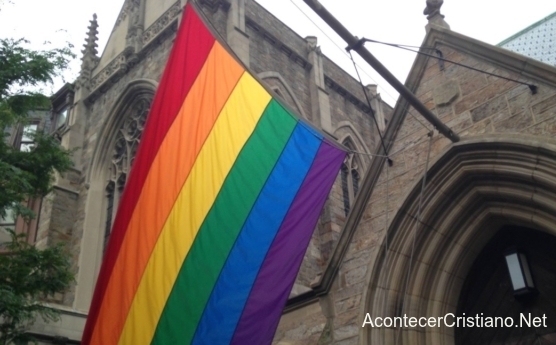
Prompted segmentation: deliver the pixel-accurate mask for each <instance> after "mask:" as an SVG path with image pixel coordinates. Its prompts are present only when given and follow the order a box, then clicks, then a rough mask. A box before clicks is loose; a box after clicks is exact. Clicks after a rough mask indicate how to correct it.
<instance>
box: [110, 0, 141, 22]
mask: <svg viewBox="0 0 556 345" xmlns="http://www.w3.org/2000/svg"><path fill="white" fill-rule="evenodd" d="M140 2H141V1H140V0H126V2H124V6H123V7H122V11H121V12H120V15H119V16H118V19H116V24H114V28H117V27H118V26H119V25H120V23H121V22H122V21H124V20H125V19H126V18H127V16H128V15H130V14H131V13H132V12H133V11H134V10H135V9H136V8H138V7H139V3H140Z"/></svg>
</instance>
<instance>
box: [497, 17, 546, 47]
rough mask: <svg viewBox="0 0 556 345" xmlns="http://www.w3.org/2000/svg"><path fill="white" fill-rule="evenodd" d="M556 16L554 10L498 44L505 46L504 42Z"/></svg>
mask: <svg viewBox="0 0 556 345" xmlns="http://www.w3.org/2000/svg"><path fill="white" fill-rule="evenodd" d="M555 16H556V12H554V13H552V14H550V15H548V16H546V17H544V18H543V19H541V20H539V21H537V22H535V23H533V24H531V25H529V26H528V27H526V28H525V29H523V30H521V31H519V32H518V33H516V34H515V35H512V36H510V37H508V38H506V39H505V40H503V41H502V42H500V43H498V44H497V46H498V47H501V46H503V45H504V44H506V43H508V42H510V41H512V40H514V39H515V38H517V37H519V36H521V35H523V34H524V33H526V32H527V31H530V30H532V29H534V28H536V27H537V26H539V25H541V24H543V23H545V22H547V21H549V20H550V19H552V18H554V17H555Z"/></svg>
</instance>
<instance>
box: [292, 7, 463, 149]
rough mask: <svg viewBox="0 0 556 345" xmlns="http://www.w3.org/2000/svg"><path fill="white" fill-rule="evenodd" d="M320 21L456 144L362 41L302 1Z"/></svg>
mask: <svg viewBox="0 0 556 345" xmlns="http://www.w3.org/2000/svg"><path fill="white" fill-rule="evenodd" d="M303 1H304V2H305V3H306V4H307V5H308V6H309V7H310V8H311V9H312V10H313V11H315V13H316V14H318V15H319V16H320V17H321V19H322V20H324V21H325V22H326V24H328V25H329V26H330V27H331V28H332V29H333V30H334V31H336V33H337V34H338V35H339V36H340V37H341V38H342V39H343V40H344V41H346V43H347V44H348V49H353V50H355V51H356V52H357V53H358V54H359V55H360V56H361V57H362V58H363V60H365V61H366V62H367V63H368V64H369V65H371V67H373V68H374V69H375V70H376V71H377V72H378V74H380V75H381V76H382V77H383V78H384V79H385V80H386V81H387V82H388V83H389V84H390V85H392V87H394V89H396V91H398V92H399V93H400V95H401V96H402V97H403V98H405V99H406V100H407V101H408V102H409V104H411V105H412V106H413V107H414V108H415V109H416V110H417V111H418V112H419V113H421V115H423V117H424V118H425V119H426V120H427V121H428V122H430V123H431V124H432V125H433V126H435V127H436V129H437V130H438V131H439V132H440V133H441V134H443V135H444V136H445V137H446V138H448V139H450V140H451V141H452V142H454V143H456V142H458V141H459V136H458V135H457V134H456V133H454V132H453V131H452V130H451V129H450V128H449V127H448V126H446V125H445V124H444V123H443V122H442V121H440V119H439V118H437V117H436V115H434V114H433V113H432V112H431V111H430V110H429V109H428V108H427V107H426V106H425V105H424V104H423V103H422V102H421V101H420V100H419V99H418V98H417V97H416V96H415V95H414V94H413V93H412V92H411V91H410V90H409V89H408V88H407V87H405V85H403V84H402V83H401V82H400V81H399V80H398V79H397V78H396V77H395V76H394V75H393V74H392V73H391V72H390V71H389V70H388V69H387V68H386V67H385V66H384V65H383V64H382V63H381V62H380V61H378V60H377V58H375V57H374V56H373V54H371V53H370V52H369V51H368V50H367V49H366V48H365V47H364V46H363V44H364V43H365V42H364V40H359V39H357V37H355V36H353V35H352V34H351V33H350V32H349V30H348V29H346V27H345V26H344V25H343V24H342V23H340V22H339V21H338V20H337V19H336V18H335V17H334V16H333V15H332V14H331V13H330V12H329V11H328V10H327V9H326V8H325V7H324V6H323V5H322V4H321V3H320V2H319V1H318V0H303Z"/></svg>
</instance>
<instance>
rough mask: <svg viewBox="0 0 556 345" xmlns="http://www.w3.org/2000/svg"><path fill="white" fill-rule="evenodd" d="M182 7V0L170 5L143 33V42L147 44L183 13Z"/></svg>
mask: <svg viewBox="0 0 556 345" xmlns="http://www.w3.org/2000/svg"><path fill="white" fill-rule="evenodd" d="M181 11H182V9H181V6H180V1H177V2H176V3H175V4H173V5H172V6H170V8H169V9H168V10H167V11H166V12H164V14H163V15H162V16H160V18H158V19H157V21H156V22H154V23H153V24H152V25H151V26H149V28H148V29H147V30H145V32H144V33H143V44H144V45H146V44H147V43H148V42H150V41H152V40H153V39H154V38H155V37H156V36H158V34H160V33H161V32H162V31H163V30H164V29H165V28H166V27H167V26H168V25H170V24H171V23H172V21H173V20H174V19H175V18H176V17H177V16H178V15H179V14H180V13H181Z"/></svg>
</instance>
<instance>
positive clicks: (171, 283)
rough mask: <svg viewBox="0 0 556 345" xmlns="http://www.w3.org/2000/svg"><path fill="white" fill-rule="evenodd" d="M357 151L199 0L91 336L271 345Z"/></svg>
mask: <svg viewBox="0 0 556 345" xmlns="http://www.w3.org/2000/svg"><path fill="white" fill-rule="evenodd" d="M344 157H345V152H343V151H342V150H340V149H338V148H337V147H336V146H335V145H334V144H333V143H331V142H330V141H329V140H327V139H325V138H324V137H323V136H322V135H321V134H319V133H318V132H317V131H315V130H313V129H311V127H310V126H308V125H307V124H305V123H303V122H302V121H300V120H299V119H298V118H296V117H294V116H293V115H292V114H291V112H289V111H288V110H287V109H286V108H285V107H284V106H282V105H281V104H280V103H279V102H278V101H277V100H275V99H273V98H272V96H271V95H270V93H269V92H268V91H267V90H266V89H265V88H264V87H263V86H262V85H261V84H260V83H259V82H258V81H257V80H256V79H255V78H254V77H253V76H252V75H251V74H250V73H249V72H247V71H246V70H245V68H244V67H242V65H240V64H239V63H238V62H237V61H236V60H235V59H234V57H232V56H231V55H230V53H228V51H227V50H226V49H225V48H224V47H223V46H222V44H220V43H219V42H218V41H217V40H215V38H214V36H213V35H212V34H211V32H210V31H209V30H208V29H207V27H206V26H205V25H204V23H203V21H202V20H201V19H200V18H199V15H198V14H197V13H196V12H195V10H194V8H193V7H192V6H191V5H187V6H186V7H185V11H184V17H183V19H182V23H181V25H180V28H179V30H178V34H177V37H176V40H175V43H174V47H173V49H172V52H171V54H170V57H169V60H168V63H167V66H166V69H165V72H164V74H163V76H162V79H161V82H160V86H159V88H158V90H157V93H156V95H155V98H154V100H153V104H152V107H151V110H150V114H149V116H148V120H147V124H146V127H145V130H144V133H143V137H142V139H141V144H140V147H139V149H138V153H137V157H136V159H135V162H134V166H133V169H132V171H131V174H130V176H129V180H128V182H127V185H126V189H125V191H124V194H123V196H122V199H121V202H120V205H119V209H118V213H117V216H116V218H115V220H114V224H113V231H112V234H111V237H110V241H109V244H108V248H107V251H106V254H105V258H104V262H103V265H102V268H101V270H100V275H99V277H98V281H97V286H96V289H95V293H94V296H93V302H92V304H91V308H90V311H89V317H88V319H87V324H86V326H85V331H84V334H83V339H82V344H85V345H88V344H95V345H111V344H128V345H140V344H161V345H169V344H211V345H216V344H229V343H233V344H270V343H271V341H272V338H273V336H274V333H275V330H276V327H277V325H278V321H279V319H280V315H281V312H282V309H283V307H284V305H285V303H286V301H287V298H288V294H289V293H290V290H291V287H292V285H293V283H294V280H295V277H296V275H297V271H298V270H299V266H300V265H301V261H302V259H303V256H304V253H305V250H306V248H307V245H308V243H309V240H310V238H311V234H312V232H313V229H314V227H315V224H316V222H317V219H318V216H319V214H320V211H321V209H322V206H323V204H324V202H325V200H326V197H327V195H328V193H329V191H330V188H331V186H332V184H333V182H334V180H335V177H336V175H337V173H338V171H339V168H340V165H341V163H342V162H343V160H344Z"/></svg>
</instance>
